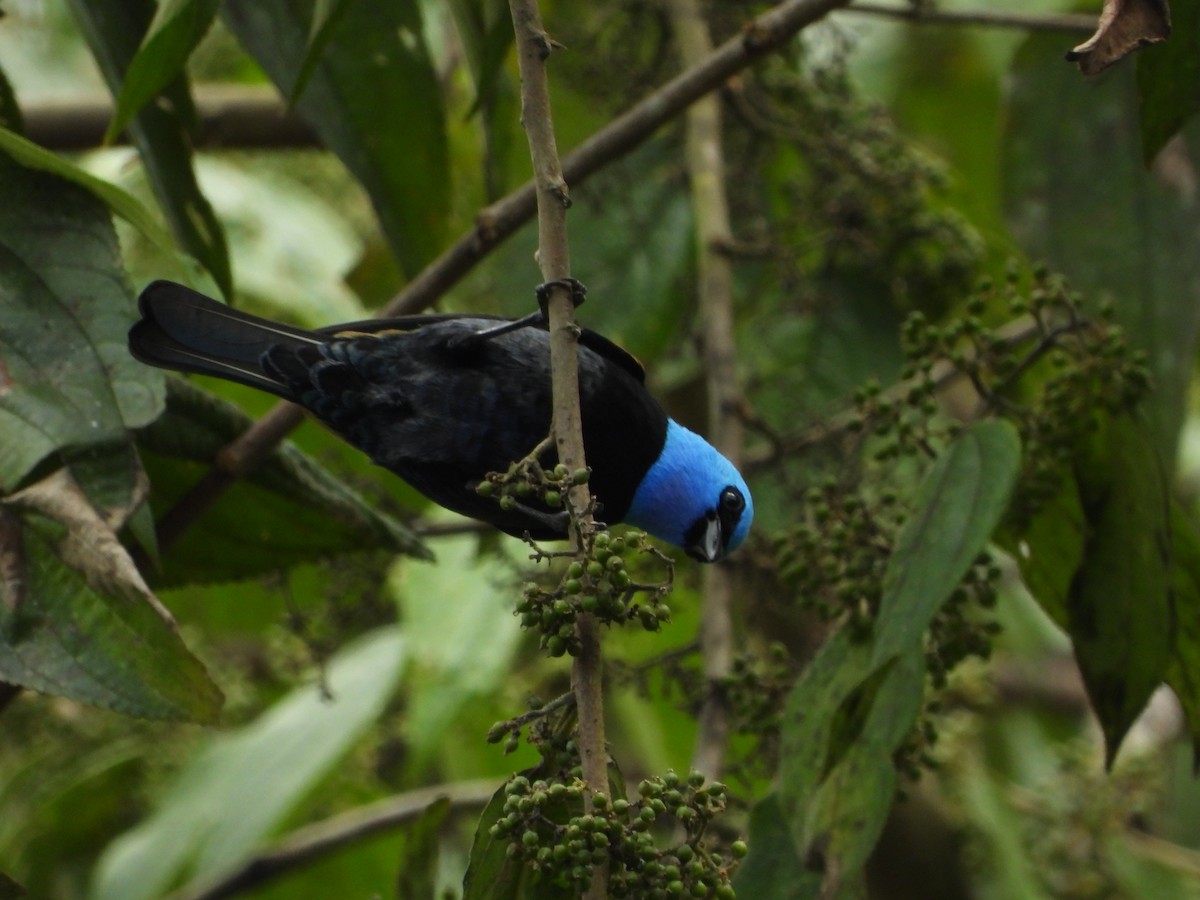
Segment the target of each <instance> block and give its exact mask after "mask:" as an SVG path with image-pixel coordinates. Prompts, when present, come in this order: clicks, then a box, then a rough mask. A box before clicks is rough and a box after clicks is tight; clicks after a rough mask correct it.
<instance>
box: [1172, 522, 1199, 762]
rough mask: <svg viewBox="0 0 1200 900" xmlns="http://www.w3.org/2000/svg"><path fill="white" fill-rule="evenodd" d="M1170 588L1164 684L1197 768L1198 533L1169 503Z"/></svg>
mask: <svg viewBox="0 0 1200 900" xmlns="http://www.w3.org/2000/svg"><path fill="white" fill-rule="evenodd" d="M1171 550H1172V556H1173V559H1172V562H1173V565H1172V567H1171V588H1172V592H1173V594H1174V597H1175V652H1174V654H1173V656H1172V658H1171V666H1170V668H1169V669H1168V670H1167V684H1169V685H1170V686H1171V689H1172V690H1173V691H1174V692H1175V696H1176V697H1178V698H1179V704H1180V705H1181V706H1182V707H1183V712H1184V715H1185V716H1187V723H1188V729H1189V731H1190V733H1191V736H1192V759H1193V768H1200V531H1197V529H1196V526H1195V524H1194V523H1193V522H1192V520H1191V518H1190V517H1189V516H1188V515H1187V513H1185V512H1184V511H1183V510H1182V509H1181V508H1180V507H1179V504H1178V503H1174V502H1173V503H1172V504H1171Z"/></svg>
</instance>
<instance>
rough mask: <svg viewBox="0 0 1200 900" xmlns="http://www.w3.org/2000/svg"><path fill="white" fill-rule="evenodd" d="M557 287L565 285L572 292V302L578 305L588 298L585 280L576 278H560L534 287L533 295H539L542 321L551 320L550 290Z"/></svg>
mask: <svg viewBox="0 0 1200 900" xmlns="http://www.w3.org/2000/svg"><path fill="white" fill-rule="evenodd" d="M556 287H564V288H566V289H567V290H568V291H570V292H571V303H572V305H574V306H576V307H578V306H580V305H581V304H582V303H583V301H584V300H586V299H587V288H586V287H584V285H583V282H582V281H579V280H578V279H575V278H559V279H557V280H555V281H545V282H543V283H542V284H539V285H538V286H537V287H536V288H534V289H533V295H534V296H535V297H537V302H538V307H539V308H540V309H541V313H542V321H544V322H549V321H550V314H549V312H547V310H546V306H547V304H549V302H550V291H551V290H553V289H554V288H556Z"/></svg>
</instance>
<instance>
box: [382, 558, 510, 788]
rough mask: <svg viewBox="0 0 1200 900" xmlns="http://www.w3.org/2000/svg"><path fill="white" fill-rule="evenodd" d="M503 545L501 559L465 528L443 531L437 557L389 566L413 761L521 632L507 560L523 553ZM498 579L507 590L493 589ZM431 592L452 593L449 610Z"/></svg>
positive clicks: (427, 755)
mask: <svg viewBox="0 0 1200 900" xmlns="http://www.w3.org/2000/svg"><path fill="white" fill-rule="evenodd" d="M506 546H508V547H512V548H518V549H515V550H514V552H513V554H512V556H511V557H510V558H509V559H508V560H505V559H504V558H502V557H500V558H498V557H497V556H493V555H491V554H488V555H483V554H479V553H477V547H478V541H477V539H476V538H474V537H473V536H470V535H465V536H463V537H457V538H448V539H444V540H441V541H439V542H438V563H437V565H435V566H410V565H403V564H401V565H398V566H396V567H395V569H394V570H393V577H392V579H391V584H392V589H393V591H394V592H395V594H396V595H397V596H398V597H399V600H400V605H401V608H402V610H403V619H404V623H405V627H406V629H407V633H408V635H409V636H410V637H411V638H412V640H413V644H414V647H413V662H414V664H415V671H414V672H413V674H412V675H411V676H410V683H411V684H412V702H411V705H410V707H409V709H408V715H407V721H408V725H409V732H410V735H411V738H410V740H411V744H412V747H411V751H410V752H411V753H412V755H413V757H414V760H415V762H416V764H417V765H418V766H420V765H424V764H425V763H427V762H429V761H430V760H431V759H432V758H434V757H435V756H436V755H437V754H439V753H440V752H442V751H443V749H444V747H445V741H446V731H447V729H448V728H449V727H450V726H451V725H453V723H454V722H455V720H456V719H457V718H458V716H459V714H460V712H461V711H462V709H463V707H464V706H465V705H466V704H468V703H470V702H471V701H472V700H473V699H475V698H477V697H480V696H488V695H491V694H493V693H494V691H495V687H496V685H497V684H499V683H501V682H503V680H504V678H505V674H506V673H507V672H508V671H509V670H510V668H511V665H512V660H513V656H514V654H515V653H516V650H517V645H518V644H519V642H520V640H521V629H520V627H519V625H518V622H517V620H516V619H515V618H514V617H513V602H514V598H515V597H516V595H517V593H518V589H517V587H516V585H515V583H514V582H513V575H512V571H513V570H512V565H513V563H514V562H520V561H523V559H524V557H527V556H528V554H527V552H522V550H521V549H519V548H520V545H517V544H506ZM518 557H520V559H518ZM506 583H507V584H512V585H513V586H512V588H511V590H508V591H506V590H504V589H503V588H499V589H498V587H497V586H498V585H504V584H506ZM436 597H453V598H454V615H453V616H447V615H446V609H445V607H444V606H442V605H441V604H439V603H436V602H430V601H431V600H432V599H433V598H436Z"/></svg>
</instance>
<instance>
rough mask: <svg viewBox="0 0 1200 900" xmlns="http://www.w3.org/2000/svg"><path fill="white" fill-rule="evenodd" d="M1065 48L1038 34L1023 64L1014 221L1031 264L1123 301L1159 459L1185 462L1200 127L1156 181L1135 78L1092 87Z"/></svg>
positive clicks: (1198, 305)
mask: <svg viewBox="0 0 1200 900" xmlns="http://www.w3.org/2000/svg"><path fill="white" fill-rule="evenodd" d="M1173 40H1174V37H1172V38H1171V41H1173ZM1168 43H1170V41H1169V42H1168ZM1061 50H1062V48H1061V40H1060V38H1058V37H1057V36H1055V35H1036V36H1033V37H1031V38H1029V40H1027V41H1026V42H1025V43H1024V44H1023V45H1022V47H1021V49H1020V50H1019V52H1018V53H1017V55H1016V57H1015V59H1014V62H1013V71H1012V77H1011V79H1010V83H1011V85H1012V89H1011V99H1010V102H1009V108H1008V110H1007V111H1006V117H1007V120H1008V130H1007V133H1006V137H1005V145H1004V152H1003V180H1004V188H1003V190H1004V196H1005V205H1006V214H1007V218H1008V221H1009V224H1010V226H1011V228H1012V233H1013V236H1014V237H1015V238H1016V240H1017V242H1018V243H1019V244H1020V246H1021V247H1022V248H1023V249H1024V250H1025V252H1026V253H1028V254H1029V255H1030V256H1031V257H1033V258H1036V259H1039V260H1044V261H1046V262H1047V263H1048V264H1049V265H1050V266H1051V267H1052V268H1054V269H1057V270H1058V271H1061V272H1062V273H1063V274H1065V275H1066V276H1067V277H1068V278H1069V279H1070V282H1071V287H1072V288H1073V289H1076V290H1079V291H1083V292H1084V293H1085V294H1088V295H1090V296H1091V297H1092V298H1093V299H1094V300H1096V301H1098V300H1099V299H1100V298H1102V297H1109V298H1111V299H1112V300H1113V301H1114V303H1115V310H1116V318H1117V322H1118V323H1119V324H1120V325H1122V326H1123V327H1124V328H1125V329H1126V333H1127V334H1128V336H1129V339H1130V343H1131V344H1132V346H1133V347H1134V348H1136V349H1140V350H1143V351H1145V353H1146V358H1147V364H1148V366H1149V368H1150V371H1151V374H1152V375H1153V378H1154V384H1155V391H1154V393H1153V394H1152V395H1151V396H1150V397H1149V398H1148V400H1147V402H1146V403H1145V404H1144V406H1145V414H1146V417H1147V424H1148V426H1149V429H1150V434H1151V436H1152V438H1153V441H1154V444H1155V446H1156V447H1157V448H1158V452H1159V455H1160V456H1161V457H1162V458H1163V459H1168V460H1169V459H1174V458H1175V445H1176V442H1177V437H1178V434H1179V426H1180V423H1181V422H1182V420H1183V415H1184V401H1185V396H1186V392H1187V390H1188V386H1189V384H1190V379H1191V377H1192V363H1193V361H1194V360H1195V358H1196V346H1197V337H1198V335H1200V253H1197V252H1196V247H1195V235H1196V234H1197V233H1200V204H1197V203H1195V202H1194V199H1192V194H1193V187H1192V182H1191V178H1192V173H1194V172H1196V171H1198V170H1200V122H1196V121H1193V122H1190V123H1189V124H1188V125H1187V126H1186V127H1185V129H1184V137H1185V141H1183V142H1180V143H1179V144H1177V145H1176V144H1172V145H1171V147H1172V149H1171V150H1170V151H1169V152H1170V153H1173V154H1175V155H1174V156H1171V157H1168V158H1164V159H1163V160H1160V163H1159V165H1157V166H1156V167H1155V169H1154V171H1152V172H1151V171H1147V170H1146V169H1145V167H1144V165H1143V163H1142V147H1141V141H1140V140H1139V134H1138V132H1139V129H1138V123H1137V108H1138V100H1137V91H1136V86H1135V84H1134V73H1133V70H1132V68H1131V67H1128V66H1116V67H1114V68H1113V69H1112V70H1110V71H1109V72H1107V73H1106V74H1105V76H1104V77H1103V78H1100V79H1096V80H1094V81H1087V80H1085V79H1082V78H1080V77H1079V75H1078V73H1077V72H1075V71H1074V70H1073V69H1072V68H1071V67H1070V66H1064V65H1063V64H1062V61H1061V56H1062V53H1061ZM1193 88H1194V85H1193Z"/></svg>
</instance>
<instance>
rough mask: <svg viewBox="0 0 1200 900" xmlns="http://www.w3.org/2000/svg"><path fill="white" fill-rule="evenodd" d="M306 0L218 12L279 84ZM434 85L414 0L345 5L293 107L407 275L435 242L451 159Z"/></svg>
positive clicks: (296, 61)
mask: <svg viewBox="0 0 1200 900" xmlns="http://www.w3.org/2000/svg"><path fill="white" fill-rule="evenodd" d="M313 8H314V4H313V0H227V2H226V3H225V4H224V6H223V7H222V14H223V15H224V17H225V21H226V22H227V23H228V24H229V26H230V28H231V29H232V30H233V32H234V33H235V34H236V35H237V37H238V39H239V40H240V41H241V43H242V46H244V47H245V48H246V49H247V50H248V51H249V52H250V53H251V55H253V56H254V58H255V59H256V60H257V61H258V63H259V64H260V65H261V66H262V67H263V69H264V70H265V71H266V73H267V74H268V75H269V76H270V78H271V80H272V81H274V82H275V84H276V86H278V87H279V89H280V90H281V91H283V92H287V91H289V90H291V88H292V86H293V85H294V84H295V83H296V78H297V75H298V73H299V72H300V70H301V68H302V67H303V65H304V59H305V48H306V47H307V46H308V43H309V40H308V36H309V32H310V28H311V23H312V21H313ZM440 98H441V86H440V84H439V82H438V78H437V73H436V72H435V71H434V67H433V64H432V61H431V60H430V56H429V52H428V50H427V48H426V46H425V38H424V28H423V24H422V20H421V12H420V7H419V4H417V3H416V2H415V0H400V2H383V0H359V2H356V3H349V4H346V6H345V10H344V12H343V13H342V14H341V16H340V18H339V20H338V22H337V27H336V28H335V29H333V33H332V34H331V35H330V36H329V40H328V43H327V44H326V46H325V49H324V52H323V54H322V55H321V59H320V61H319V62H318V63H317V64H316V68H315V70H314V71H313V73H312V76H311V78H310V79H309V81H308V85H307V87H306V88H305V91H304V94H303V96H301V97H300V99H299V100H298V101H297V103H296V108H297V109H298V110H299V111H300V113H301V114H302V115H303V116H304V117H305V118H306V119H308V120H309V121H310V122H311V123H312V125H313V127H314V128H315V129H316V130H317V133H318V134H319V135H320V137H321V140H322V142H323V143H324V144H325V145H326V146H327V147H329V148H330V149H331V150H332V151H333V152H334V153H336V154H337V155H338V157H339V158H340V159H341V160H342V162H343V163H345V165H346V167H347V168H348V169H349V170H350V171H351V172H352V173H353V174H354V176H355V177H356V178H358V180H359V181H360V182H361V183H362V185H363V187H364V188H366V190H367V193H368V194H369V195H370V197H371V202H372V203H373V204H374V207H375V212H376V214H377V215H378V216H379V222H380V224H381V226H382V228H383V232H384V234H385V235H386V236H387V238H388V241H389V242H390V244H391V247H392V252H393V253H395V254H396V256H397V258H398V259H399V261H400V264H401V268H402V269H403V270H404V271H405V273H406V274H407V275H408V276H409V277H412V276H413V275H415V274H416V273H417V272H418V271H420V270H421V268H423V267H424V265H425V264H426V263H427V262H428V261H429V260H431V259H432V258H433V257H434V256H435V255H436V254H437V253H438V252H439V251H440V250H441V249H442V244H443V239H444V232H445V225H446V218H447V215H448V207H449V202H450V197H451V196H452V194H453V192H452V191H451V190H450V187H449V184H450V178H451V173H450V166H449V161H448V159H447V140H446V129H445V122H444V119H443V110H442V103H441V99H440Z"/></svg>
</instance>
